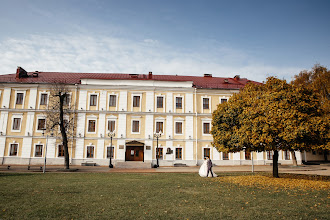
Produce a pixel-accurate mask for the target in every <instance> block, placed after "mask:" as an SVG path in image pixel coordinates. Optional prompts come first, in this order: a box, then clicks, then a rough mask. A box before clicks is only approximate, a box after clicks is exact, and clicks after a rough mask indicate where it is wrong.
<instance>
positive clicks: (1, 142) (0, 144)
mask: <svg viewBox="0 0 330 220" xmlns="http://www.w3.org/2000/svg"><path fill="white" fill-rule="evenodd" d="M5 147H6V137H5V136H0V157H3V156H4V153H5Z"/></svg>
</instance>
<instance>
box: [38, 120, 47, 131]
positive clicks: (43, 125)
mask: <svg viewBox="0 0 330 220" xmlns="http://www.w3.org/2000/svg"><path fill="white" fill-rule="evenodd" d="M44 129H46V119H44V118H39V119H38V130H44Z"/></svg>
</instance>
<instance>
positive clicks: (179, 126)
mask: <svg viewBox="0 0 330 220" xmlns="http://www.w3.org/2000/svg"><path fill="white" fill-rule="evenodd" d="M175 133H176V134H182V122H175Z"/></svg>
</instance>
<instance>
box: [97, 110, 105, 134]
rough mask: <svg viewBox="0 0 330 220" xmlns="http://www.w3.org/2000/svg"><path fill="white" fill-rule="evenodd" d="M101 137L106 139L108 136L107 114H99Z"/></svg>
mask: <svg viewBox="0 0 330 220" xmlns="http://www.w3.org/2000/svg"><path fill="white" fill-rule="evenodd" d="M98 131H99V134H98V136H99V137H105V136H106V135H107V134H106V133H105V114H103V113H100V114H99V129H98Z"/></svg>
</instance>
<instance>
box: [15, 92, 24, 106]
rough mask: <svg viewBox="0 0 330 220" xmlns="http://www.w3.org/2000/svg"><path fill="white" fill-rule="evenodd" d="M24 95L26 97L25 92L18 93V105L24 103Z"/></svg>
mask: <svg viewBox="0 0 330 220" xmlns="http://www.w3.org/2000/svg"><path fill="white" fill-rule="evenodd" d="M23 97H24V93H21V92H18V93H16V105H22V104H23Z"/></svg>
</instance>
